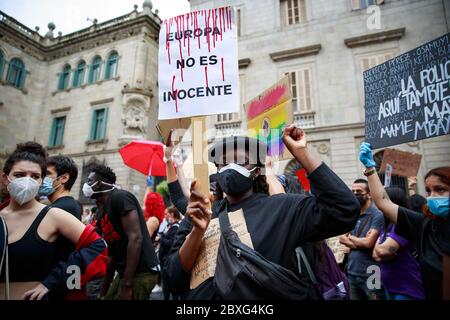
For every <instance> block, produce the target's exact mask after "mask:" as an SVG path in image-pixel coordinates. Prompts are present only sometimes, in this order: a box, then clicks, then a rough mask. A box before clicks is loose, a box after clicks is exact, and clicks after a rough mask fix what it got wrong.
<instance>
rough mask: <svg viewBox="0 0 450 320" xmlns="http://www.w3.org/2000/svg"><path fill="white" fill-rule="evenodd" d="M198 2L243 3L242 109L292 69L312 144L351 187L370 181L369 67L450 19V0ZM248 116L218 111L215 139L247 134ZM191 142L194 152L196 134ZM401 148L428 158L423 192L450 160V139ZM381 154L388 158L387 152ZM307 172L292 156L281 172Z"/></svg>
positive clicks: (205, 0) (300, 120)
mask: <svg viewBox="0 0 450 320" xmlns="http://www.w3.org/2000/svg"><path fill="white" fill-rule="evenodd" d="M190 3H191V10H192V11H194V10H197V9H208V8H212V7H220V6H224V5H227V4H230V5H233V6H235V7H236V9H237V24H238V35H239V52H238V55H239V67H240V68H239V78H240V88H241V106H242V104H244V103H245V102H247V101H248V100H250V99H252V98H253V97H255V96H257V95H258V94H259V93H260V92H261V91H262V90H264V89H265V88H267V87H269V86H271V85H272V84H273V83H275V82H276V81H277V80H279V79H280V78H281V77H282V76H283V75H285V74H290V75H291V79H292V77H293V79H294V81H293V82H295V85H293V86H292V89H293V92H294V95H295V96H296V105H297V108H296V110H295V112H294V120H295V123H297V124H298V125H299V126H301V127H302V128H305V129H306V132H307V134H308V137H309V140H310V146H311V148H312V150H313V151H314V152H316V153H317V154H318V155H319V156H320V157H321V158H322V160H323V161H325V162H326V163H327V164H329V165H330V166H331V167H332V169H333V170H334V171H335V172H336V173H337V174H338V175H339V176H340V177H341V178H342V179H343V180H344V181H345V182H346V183H347V184H348V185H350V184H351V183H352V181H354V180H355V179H356V178H358V177H362V170H363V167H362V165H361V164H360V162H359V160H358V153H359V144H360V143H361V142H362V141H363V140H364V91H363V81H362V72H363V71H364V70H366V69H368V68H370V67H373V66H375V65H377V64H379V63H382V62H384V61H386V60H388V59H390V58H392V57H394V56H398V55H400V54H402V53H404V52H407V51H409V50H411V49H413V48H415V47H417V46H419V45H421V44H423V43H426V42H428V41H431V40H433V39H435V38H437V37H439V36H442V35H444V34H446V33H448V32H449V23H450V3H448V1H440V0H361V1H359V0H356V1H355V0H333V1H329V0H245V1H244V0H230V1H225V0H191V1H190ZM372 5H374V6H372ZM378 13H379V15H378V16H377V14H378ZM378 18H379V19H378ZM378 22H379V23H378ZM245 122H246V120H245V113H244V111H243V109H242V108H241V112H240V113H239V114H233V115H221V116H213V117H209V119H208V127H209V128H210V129H211V130H210V134H209V141H210V143H213V142H214V140H215V139H216V138H217V137H222V136H226V135H231V134H242V133H245V129H246V128H245ZM184 145H185V146H186V148H188V146H189V137H187V139H186V141H185V142H184ZM395 148H396V149H400V150H404V151H410V152H415V153H420V154H422V155H423V158H422V162H421V167H420V170H419V174H418V181H419V182H418V191H419V192H420V193H421V194H424V185H423V176H424V174H425V173H426V172H427V171H428V170H430V169H432V168H435V167H438V166H449V165H450V135H446V136H441V137H437V138H432V139H428V140H422V141H418V142H413V143H408V144H402V145H398V146H395ZM377 151H379V150H377ZM376 158H377V160H378V161H381V159H382V153H378V155H377V157H376ZM297 168H298V167H297V165H296V163H295V161H283V162H282V163H280V165H279V166H278V168H277V171H278V173H282V172H285V173H293V172H295V170H296V169H297ZM400 182H402V181H400Z"/></svg>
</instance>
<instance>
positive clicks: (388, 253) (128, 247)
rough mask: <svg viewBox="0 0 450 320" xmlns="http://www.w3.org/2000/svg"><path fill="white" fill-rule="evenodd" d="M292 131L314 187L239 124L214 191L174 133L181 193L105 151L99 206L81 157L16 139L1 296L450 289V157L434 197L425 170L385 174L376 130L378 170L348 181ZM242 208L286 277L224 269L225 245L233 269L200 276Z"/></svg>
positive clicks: (8, 171) (170, 164) (174, 170)
mask: <svg viewBox="0 0 450 320" xmlns="http://www.w3.org/2000/svg"><path fill="white" fill-rule="evenodd" d="M282 139H283V143H284V144H285V146H286V148H287V149H288V150H289V151H290V153H291V154H292V155H293V157H294V158H295V159H296V160H297V162H298V163H299V164H300V165H301V167H302V168H303V169H304V170H306V172H307V175H308V179H309V182H310V185H311V190H310V191H309V190H308V191H307V192H305V190H304V188H303V187H302V184H301V183H300V182H299V179H297V178H296V177H291V176H285V175H276V174H275V173H274V171H273V170H272V160H271V159H270V158H269V157H268V156H267V155H266V152H267V145H266V144H265V143H263V142H261V141H259V140H256V139H252V138H248V137H229V138H224V139H223V140H221V141H220V142H218V143H217V144H215V145H214V146H213V147H212V148H211V149H210V150H209V161H210V162H212V163H214V164H215V166H216V167H217V173H216V174H214V175H211V176H210V194H201V193H199V191H198V189H197V188H196V183H195V182H194V183H192V184H191V187H190V188H189V187H188V184H187V182H186V181H185V180H186V179H185V178H184V175H183V171H182V165H181V163H180V162H179V160H178V161H174V158H173V157H172V155H173V150H174V146H173V144H172V142H171V141H170V137H169V141H168V143H167V146H166V149H165V156H164V161H165V163H166V172H167V176H166V179H167V183H168V193H169V195H170V197H169V199H168V200H167V199H165V198H164V197H163V196H162V195H161V194H159V193H158V192H155V191H154V190H153V189H154V185H153V182H152V180H151V178H149V180H148V181H147V191H146V193H145V196H144V199H143V201H142V205H141V204H140V202H139V200H138V199H137V198H136V197H135V196H134V195H133V194H132V193H130V192H128V191H126V190H124V189H122V188H121V187H120V186H119V185H118V184H117V181H116V174H115V173H114V171H113V170H112V169H111V168H109V167H108V166H105V165H97V166H95V167H93V168H92V169H91V170H90V172H89V173H88V175H87V180H86V182H85V183H84V184H83V186H82V192H83V194H84V196H85V197H87V198H90V199H93V200H95V206H93V207H89V208H83V205H82V204H81V203H80V202H78V201H77V200H75V199H74V198H73V197H72V196H71V188H72V186H73V185H74V183H75V182H76V180H77V177H78V169H77V166H76V164H75V163H74V161H73V160H72V159H70V158H69V157H67V156H64V155H59V156H52V157H48V156H47V154H46V151H45V150H44V148H43V147H42V146H41V145H40V144H38V143H36V142H26V143H23V144H19V145H17V148H16V150H15V151H14V152H13V153H12V154H11V155H10V156H9V157H8V159H7V160H6V162H5V165H4V167H3V172H2V184H3V186H4V188H3V189H4V190H3V191H5V190H6V191H5V192H4V193H3V194H2V199H1V200H2V202H1V206H0V217H1V222H2V223H3V224H4V225H5V226H6V228H5V230H6V229H7V240H8V241H7V242H8V245H7V247H5V248H0V250H2V251H1V252H0V258H1V259H2V263H1V264H0V271H1V273H0V299H31V300H34V299H37V300H40V299H51V300H54V299H66V300H74V299H78V300H83V299H120V300H146V299H149V298H150V297H151V293H152V291H153V292H155V291H159V290H161V291H162V293H163V299H164V300H169V299H175V300H178V299H187V300H191V299H202V300H205V299H207V300H209V299H228V298H229V297H228V296H227V295H226V294H224V290H223V287H224V284H223V283H218V281H219V280H217V279H224V278H225V279H226V280H227V281H226V282H227V283H228V282H230V283H233V287H230V290H231V291H230V292H233V293H232V295H230V296H232V297H234V298H236V297H237V298H240V299H250V298H252V299H253V298H280V297H281V296H279V295H277V292H279V291H277V290H279V288H275V287H276V286H281V288H283V285H286V286H290V287H289V288H290V289H289V290H292V288H294V289H293V290H294V291H295V292H293V293H292V296H289V295H287V296H283V298H295V299H314V300H316V299H341V300H346V299H354V300H385V299H386V300H415V299H417V300H424V299H433V300H435V299H448V298H450V292H449V291H450V221H449V217H448V216H449V199H450V167H441V168H436V169H433V170H431V171H429V172H428V173H427V174H426V175H425V181H424V184H425V188H426V193H427V194H426V198H424V197H423V196H421V195H419V194H415V192H414V190H415V184H416V183H417V181H416V180H414V178H413V177H410V179H409V182H410V184H409V186H410V189H409V190H405V189H402V188H399V187H388V188H384V187H383V185H382V184H381V182H380V179H379V175H378V174H377V171H376V164H375V162H374V160H373V155H372V149H371V146H370V145H369V144H367V143H363V144H362V145H361V147H360V160H361V163H362V164H363V165H364V166H365V167H366V170H365V171H364V175H365V176H366V179H355V181H354V183H353V184H352V185H351V188H349V187H348V186H347V185H345V183H344V182H343V181H342V180H341V179H340V178H339V177H338V176H337V175H336V174H335V173H334V172H333V171H332V170H331V169H330V168H329V167H328V166H327V165H326V164H325V163H323V162H321V161H320V160H319V159H318V158H316V157H315V156H314V154H312V153H311V152H310V151H309V149H308V141H307V137H306V134H305V133H304V132H303V130H301V129H300V128H297V127H295V126H293V125H291V126H288V127H287V128H285V130H284V132H283V137H282ZM355 178H356V177H355ZM240 209H242V211H243V214H244V217H245V223H246V227H247V229H248V233H249V234H250V237H251V242H252V244H253V248H251V249H249V248H247V247H245V248H247V249H249V250H250V251H251V252H256V256H257V257H258V259H260V260H261V261H265V263H266V265H267V264H270V265H271V266H275V268H278V269H279V270H283V272H284V274H285V275H287V278H286V279H287V280H286V283H283V284H280V283H276V282H275V281H273V283H270V281H269V283H268V284H265V285H264V286H256V285H255V284H249V283H248V281H247V282H245V281H244V280H242V279H243V278H242V276H243V275H242V274H233V273H232V272H230V273H226V274H223V272H224V269H223V266H222V268H220V267H219V261H220V263H224V256H223V254H224V252H221V253H219V256H221V257H220V259H219V258H218V262H217V264H218V266H217V269H216V272H222V273H221V274H220V275H217V276H214V277H210V278H208V279H206V280H205V281H203V282H202V283H200V284H199V285H198V286H195V287H192V286H191V276H192V271H193V269H194V266H195V264H196V262H197V259H198V256H199V253H200V251H201V249H202V241H203V238H204V236H205V233H206V231H207V229H208V226H209V225H210V222H211V220H212V219H215V218H219V217H222V216H224V215H228V213H231V212H235V211H237V210H240ZM221 223H222V222H221ZM221 228H222V225H221ZM224 235H225V233H224V234H223V236H224ZM331 237H339V241H340V243H341V244H342V246H345V247H346V248H347V250H348V254H347V256H346V259H345V262H344V263H343V264H341V265H339V266H338V264H337V262H336V260H335V259H334V256H333V254H332V252H331V250H330V248H329V247H328V246H327V244H326V242H325V240H326V239H328V238H331ZM221 241H225V240H224V239H221ZM6 248H7V251H8V259H7V261H6V262H5V259H4V255H3V254H2V252H5V251H6V250H5V249H6ZM206 250H208V248H206ZM220 250H223V247H222V246H221V247H220ZM228 262H229V263H231V262H230V261H228ZM30 265H32V266H33V268H29V267H28V266H30ZM265 271H267V270H262V271H261V272H265ZM230 277H231V278H230ZM232 277H235V278H232ZM239 281H241V282H242V283H239ZM288 282H289V283H288ZM227 285H228V284H227ZM286 290H287V289H286ZM287 292H290V291H287Z"/></svg>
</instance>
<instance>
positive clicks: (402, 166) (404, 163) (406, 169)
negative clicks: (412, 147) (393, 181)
mask: <svg viewBox="0 0 450 320" xmlns="http://www.w3.org/2000/svg"><path fill="white" fill-rule="evenodd" d="M421 160H422V156H421V155H420V154H416V153H411V152H405V151H400V150H396V149H385V150H384V152H383V161H382V162H381V167H380V172H385V171H387V168H386V167H387V166H388V165H391V166H392V172H391V174H392V175H396V176H401V177H415V176H417V172H419V167H420V161H421Z"/></svg>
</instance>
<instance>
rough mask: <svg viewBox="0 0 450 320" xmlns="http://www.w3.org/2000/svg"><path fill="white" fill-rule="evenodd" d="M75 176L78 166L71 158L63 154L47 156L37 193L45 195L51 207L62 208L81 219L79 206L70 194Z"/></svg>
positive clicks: (76, 175)
mask: <svg viewBox="0 0 450 320" xmlns="http://www.w3.org/2000/svg"><path fill="white" fill-rule="evenodd" d="M77 177H78V168H77V165H76V164H75V162H74V161H73V160H72V159H71V158H69V157H67V156H63V155H58V156H53V157H49V158H48V159H47V174H46V176H45V178H44V181H43V182H42V185H41V187H40V188H39V195H41V196H46V197H47V198H48V200H49V201H50V202H51V203H52V207H53V208H59V209H63V210H65V211H67V212H69V213H71V214H72V215H73V216H74V217H75V218H77V219H78V220H80V221H81V215H82V210H81V207H80V205H79V204H78V203H77V202H76V200H75V199H74V198H73V197H72V196H71V195H70V190H71V189H72V186H73V185H74V183H75V181H76V180H77Z"/></svg>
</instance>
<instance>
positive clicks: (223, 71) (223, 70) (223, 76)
mask: <svg viewBox="0 0 450 320" xmlns="http://www.w3.org/2000/svg"><path fill="white" fill-rule="evenodd" d="M221 60H222V81H225V69H224V67H223V57H222V59H221Z"/></svg>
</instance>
